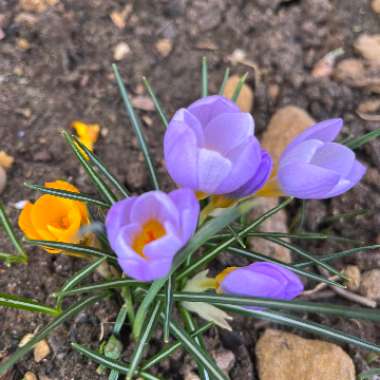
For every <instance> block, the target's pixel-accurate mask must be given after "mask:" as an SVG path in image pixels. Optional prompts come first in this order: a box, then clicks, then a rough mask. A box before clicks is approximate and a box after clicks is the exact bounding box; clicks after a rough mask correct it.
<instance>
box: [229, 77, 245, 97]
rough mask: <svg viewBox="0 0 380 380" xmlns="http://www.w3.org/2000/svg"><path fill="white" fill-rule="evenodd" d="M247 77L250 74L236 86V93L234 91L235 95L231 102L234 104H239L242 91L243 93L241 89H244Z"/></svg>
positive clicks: (242, 78)
mask: <svg viewBox="0 0 380 380" xmlns="http://www.w3.org/2000/svg"><path fill="white" fill-rule="evenodd" d="M247 77H248V73H245V74H244V75H243V76H242V77H241V78H240V80H239V82H238V84H237V85H236V88H235V91H234V93H233V95H232V97H231V100H232V101H233V102H237V100H238V99H239V95H240V91H241V89H242V88H243V86H244V83H245V81H246V79H247Z"/></svg>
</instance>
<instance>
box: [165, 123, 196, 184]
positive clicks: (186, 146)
mask: <svg viewBox="0 0 380 380" xmlns="http://www.w3.org/2000/svg"><path fill="white" fill-rule="evenodd" d="M164 157H165V163H166V168H167V169H168V172H169V174H170V176H171V177H172V178H173V180H174V182H176V183H177V184H179V185H181V186H183V187H189V188H192V189H195V188H197V184H198V182H197V181H198V178H197V174H198V173H197V161H198V141H197V137H196V134H195V133H194V130H193V129H192V128H190V127H189V126H188V125H186V124H184V123H178V122H175V123H170V124H169V127H168V129H167V130H166V133H165V137H164Z"/></svg>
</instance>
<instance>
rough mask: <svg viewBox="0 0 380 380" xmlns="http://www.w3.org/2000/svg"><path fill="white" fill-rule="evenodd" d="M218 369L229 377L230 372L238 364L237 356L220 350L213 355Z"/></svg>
mask: <svg viewBox="0 0 380 380" xmlns="http://www.w3.org/2000/svg"><path fill="white" fill-rule="evenodd" d="M212 356H213V358H214V359H215V362H216V364H217V365H218V367H219V368H220V369H221V370H222V371H223V372H224V373H225V374H226V375H228V372H229V371H230V370H231V369H232V368H233V366H234V365H235V362H236V357H235V354H234V353H233V352H232V351H229V350H220V351H216V352H213V353H212Z"/></svg>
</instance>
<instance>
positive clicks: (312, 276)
mask: <svg viewBox="0 0 380 380" xmlns="http://www.w3.org/2000/svg"><path fill="white" fill-rule="evenodd" d="M209 245H210V246H212V247H215V246H217V245H216V244H214V243H210V244H209ZM227 251H229V252H232V253H236V254H238V255H240V256H244V257H246V258H247V259H250V260H260V261H265V262H268V263H274V264H277V265H280V266H282V267H284V268H287V269H289V270H291V271H293V272H294V273H297V274H299V275H300V276H303V277H306V278H309V279H311V280H314V281H317V282H324V283H326V284H328V285H332V286H336V287H338V288H343V287H344V286H343V285H342V284H339V283H338V282H335V281H332V280H329V279H327V278H325V277H322V276H320V275H318V274H315V273H312V272H306V271H304V270H302V269H300V268H298V267H297V266H296V265H295V264H286V263H284V262H282V261H280V260H276V259H274V258H273V257H270V256H266V255H263V254H261V253H258V252H254V251H248V250H247V249H241V248H235V247H228V248H227ZM211 252H213V251H211ZM211 252H209V253H205V254H204V255H203V257H204V258H205V259H206V258H207V256H208V255H209V254H210V253H211Z"/></svg>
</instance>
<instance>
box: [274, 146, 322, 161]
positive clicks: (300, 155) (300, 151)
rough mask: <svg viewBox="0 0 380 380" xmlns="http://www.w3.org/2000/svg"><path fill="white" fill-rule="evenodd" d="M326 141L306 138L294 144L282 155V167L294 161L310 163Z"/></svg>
mask: <svg viewBox="0 0 380 380" xmlns="http://www.w3.org/2000/svg"><path fill="white" fill-rule="evenodd" d="M323 145H324V143H323V142H322V141H320V140H306V141H303V142H301V143H300V144H298V145H296V146H294V148H293V149H291V150H287V151H286V152H285V153H284V154H282V156H281V157H280V165H279V166H280V167H281V166H285V165H288V164H293V163H299V162H303V163H309V162H310V161H311V160H312V159H313V157H314V155H315V153H316V152H317V150H318V149H319V148H321V147H323Z"/></svg>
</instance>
